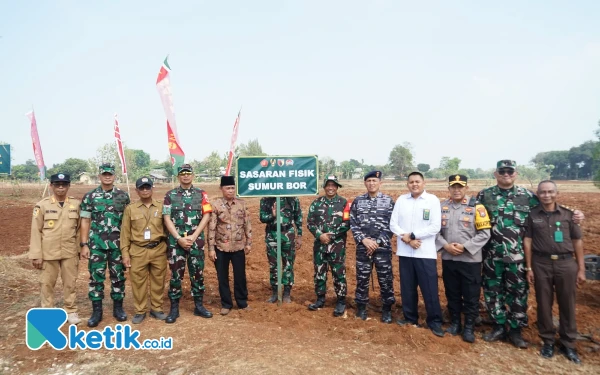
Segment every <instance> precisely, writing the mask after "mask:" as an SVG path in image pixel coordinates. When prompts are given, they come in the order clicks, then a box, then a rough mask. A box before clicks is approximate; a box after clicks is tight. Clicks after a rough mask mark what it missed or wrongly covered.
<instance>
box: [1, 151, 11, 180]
mask: <svg viewBox="0 0 600 375" xmlns="http://www.w3.org/2000/svg"><path fill="white" fill-rule="evenodd" d="M0 174H10V145H7V144H0Z"/></svg>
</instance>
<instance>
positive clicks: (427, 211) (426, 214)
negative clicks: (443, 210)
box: [423, 208, 431, 220]
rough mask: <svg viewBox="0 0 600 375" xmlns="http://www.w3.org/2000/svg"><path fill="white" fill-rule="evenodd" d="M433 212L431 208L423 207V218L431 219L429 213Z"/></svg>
mask: <svg viewBox="0 0 600 375" xmlns="http://www.w3.org/2000/svg"><path fill="white" fill-rule="evenodd" d="M430 212H431V210H429V209H427V208H425V209H423V220H429V213H430Z"/></svg>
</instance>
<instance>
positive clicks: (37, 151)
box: [25, 111, 46, 181]
mask: <svg viewBox="0 0 600 375" xmlns="http://www.w3.org/2000/svg"><path fill="white" fill-rule="evenodd" d="M25 116H27V117H28V118H29V121H30V122H31V143H33V154H34V155H35V162H36V164H37V167H38V169H39V170H40V180H42V181H44V180H45V179H46V164H44V155H43V154H42V145H41V144H40V136H39V135H38V131H37V121H36V120H35V113H34V112H33V111H31V112H28V113H26V114H25Z"/></svg>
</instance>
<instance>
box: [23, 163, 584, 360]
mask: <svg viewBox="0 0 600 375" xmlns="http://www.w3.org/2000/svg"><path fill="white" fill-rule="evenodd" d="M114 174H115V171H114V166H112V165H108V164H103V165H102V166H101V167H100V174H99V178H100V186H98V187H97V188H96V189H94V190H92V191H90V192H88V193H87V194H86V195H85V196H84V198H83V200H82V201H81V202H79V201H78V200H76V199H75V198H72V197H68V196H67V192H68V189H69V184H70V177H69V176H68V175H67V174H63V173H59V174H55V175H53V176H51V185H52V190H53V193H54V195H53V196H52V197H49V198H45V199H43V200H42V201H40V202H39V203H38V204H37V205H36V206H35V208H34V211H33V220H32V229H31V248H30V253H29V256H30V258H31V259H32V263H33V265H34V266H35V267H36V268H39V269H42V273H41V279H40V281H41V294H42V307H52V306H53V290H54V285H55V283H56V279H57V277H58V273H59V272H60V273H61V276H62V279H63V284H64V293H65V297H64V301H65V302H64V305H65V310H66V311H67V313H68V320H69V322H70V323H72V324H77V323H79V322H80V319H79V317H78V316H77V307H76V305H75V279H76V276H77V265H78V261H79V259H89V262H88V269H89V272H90V281H89V294H88V295H89V298H90V300H91V301H92V306H93V313H92V316H91V318H90V319H89V320H88V326H90V327H95V326H97V325H98V323H99V322H100V321H101V320H102V301H103V298H104V281H105V277H106V276H105V275H106V269H107V268H108V270H109V275H110V280H111V294H110V295H111V298H112V300H113V316H114V317H115V318H116V319H117V320H118V321H125V320H127V315H126V314H125V312H124V310H123V298H124V292H125V275H124V271H125V268H129V269H130V278H131V285H132V290H133V296H134V305H135V309H136V314H135V316H134V318H133V319H132V321H133V323H141V322H142V321H143V320H144V318H145V317H146V312H147V310H148V309H147V300H148V294H149V295H150V301H151V303H150V304H151V309H150V315H151V316H153V317H154V318H156V319H160V320H165V321H166V322H167V323H174V322H175V321H176V319H177V318H178V317H179V300H180V298H181V296H182V292H181V282H182V280H183V277H184V273H185V266H186V264H187V267H188V270H189V276H190V281H191V294H192V297H193V299H194V305H195V309H194V314H195V315H198V316H201V317H204V318H210V317H212V313H211V312H210V311H208V310H207V309H206V308H205V307H204V304H203V296H204V277H203V270H204V261H205V257H204V245H205V238H204V230H205V228H207V227H208V250H209V253H208V255H209V258H210V259H211V260H212V261H213V262H214V263H215V267H216V270H217V277H218V281H219V293H220V296H221V306H222V309H221V314H222V315H227V314H228V313H229V312H230V310H231V309H232V307H233V301H232V298H231V291H230V289H229V264H230V263H232V265H233V273H234V297H235V301H236V304H237V306H238V308H240V309H242V310H248V309H249V306H248V301H247V300H248V290H247V287H246V275H245V256H246V255H247V254H248V253H250V251H251V247H252V229H251V224H250V216H249V212H248V210H247V207H246V205H245V203H244V201H243V200H240V199H237V198H235V179H234V178H233V177H230V176H223V177H222V178H221V184H220V185H221V186H220V187H221V191H222V193H223V194H222V195H223V196H222V198H218V199H217V200H215V202H214V203H213V204H211V203H210V202H209V201H208V197H207V194H206V192H204V191H203V190H201V189H199V188H196V187H194V186H193V184H192V182H193V179H194V175H193V169H192V167H191V166H190V165H189V164H184V165H183V166H181V167H180V168H179V170H178V179H179V183H180V186H179V187H177V188H175V189H173V190H170V191H169V192H167V194H166V195H165V197H164V199H163V200H162V201H160V200H156V199H153V198H152V189H153V183H152V180H151V179H150V178H148V177H142V178H140V179H138V180H137V181H136V192H137V194H138V196H139V198H140V199H139V201H137V202H135V203H133V204H130V199H129V196H128V194H127V193H125V192H124V191H122V190H120V189H118V188H117V187H116V186H114V180H115V176H114ZM494 175H495V177H496V181H497V185H496V186H493V187H490V188H487V189H484V190H482V191H481V192H479V194H478V195H477V196H476V197H473V196H469V195H467V192H468V185H467V177H466V176H463V175H452V176H450V177H449V181H448V189H449V192H450V197H449V198H448V199H446V200H444V201H443V202H441V203H440V200H439V199H438V198H437V197H436V196H435V195H432V194H429V193H427V192H426V191H425V179H424V177H423V175H422V174H421V173H420V172H413V173H410V174H409V175H408V182H407V187H408V190H409V192H408V193H407V194H404V195H401V196H400V197H399V198H398V199H397V200H396V202H394V200H393V199H392V197H391V196H389V195H386V194H383V193H382V192H381V191H380V188H381V183H382V173H381V172H380V171H372V172H370V173H368V174H366V175H365V177H364V184H365V187H366V189H367V192H366V193H365V194H363V195H360V196H358V197H356V198H355V199H354V200H353V201H352V203H351V204H350V203H349V202H348V201H347V200H346V199H345V198H343V197H341V196H339V195H338V194H337V192H338V189H339V188H341V187H342V185H341V184H340V183H339V181H338V179H337V178H336V177H335V176H332V175H330V176H326V178H325V180H324V183H323V189H324V192H325V194H324V195H323V196H320V197H318V198H317V199H315V201H314V202H313V203H312V204H311V205H310V208H309V211H308V216H307V228H308V230H309V231H310V232H311V234H312V235H313V236H314V243H313V261H314V284H315V294H316V296H317V298H316V301H315V303H312V304H310V305H309V306H308V309H309V310H313V311H314V310H318V309H321V308H323V307H324V305H325V294H326V289H327V288H326V281H327V273H328V270H329V269H331V272H332V276H333V284H334V289H335V294H336V296H337V299H336V305H335V308H334V311H333V315H334V316H342V315H343V314H344V313H345V310H346V295H347V292H348V288H347V282H346V265H345V258H346V238H347V234H348V230H351V231H352V235H353V237H354V240H355V242H356V291H355V302H356V306H357V308H356V316H357V317H358V318H360V319H362V320H366V319H367V316H368V313H367V304H368V302H369V282H370V277H371V275H372V269H373V265H374V266H375V269H376V273H377V279H378V282H379V286H380V291H381V300H382V303H383V306H382V316H381V320H382V322H384V323H391V322H392V312H391V311H392V306H393V305H394V303H395V302H396V301H395V297H394V287H393V273H392V241H391V240H392V236H393V235H394V234H396V236H397V239H398V241H397V250H396V255H397V256H398V259H399V266H400V287H401V298H402V310H403V317H402V318H400V319H398V320H397V323H398V324H399V325H416V326H418V325H419V319H418V308H417V307H418V293H417V288H420V290H421V293H422V295H423V299H424V303H425V307H426V311H427V317H426V322H427V326H428V328H429V329H430V330H431V331H432V332H433V333H434V334H435V335H437V336H444V334H445V332H448V333H450V334H452V335H458V334H462V338H463V340H464V341H466V342H470V343H472V342H474V341H475V335H474V324H475V320H476V319H477V317H478V315H479V308H478V305H479V299H480V289H481V286H482V285H483V290H484V299H485V302H486V306H487V310H488V313H489V315H490V318H491V320H492V321H493V323H494V327H493V329H492V331H491V332H489V333H487V334H485V335H484V336H483V339H484V340H485V341H497V340H501V339H504V338H508V339H509V340H510V341H511V342H512V343H513V344H514V345H515V346H517V347H519V348H524V347H527V343H526V342H525V340H524V339H523V337H522V334H521V328H522V327H525V326H527V323H528V322H527V299H528V293H529V283H534V285H535V289H536V298H537V302H538V328H539V331H540V337H541V338H542V339H543V340H544V346H543V348H542V350H541V355H542V356H544V357H548V358H549V357H552V355H553V353H554V335H555V332H554V327H553V325H552V302H553V292H554V290H556V293H557V297H558V302H559V308H560V311H561V314H560V319H561V321H560V332H559V333H560V339H561V343H562V344H563V345H562V348H561V350H562V351H563V353H564V354H565V356H566V357H567V358H568V359H570V360H571V361H573V362H576V363H580V360H579V358H578V356H577V353H576V351H575V348H574V343H573V342H574V339H575V337H576V334H577V332H576V325H575V314H574V309H575V299H574V295H575V287H576V285H580V284H581V283H582V282H583V281H585V273H584V271H583V270H584V266H583V244H582V241H581V230H580V228H579V226H578V224H579V223H580V222H581V220H583V214H582V213H581V212H579V211H575V212H572V211H571V210H568V209H565V208H564V207H562V206H559V205H558V204H557V203H556V198H557V196H558V189H557V187H556V184H555V183H554V182H552V181H543V182H542V183H540V185H539V186H538V195H537V196H536V195H535V194H533V193H531V192H530V191H529V190H527V189H524V188H522V187H519V186H516V185H515V184H514V182H515V179H516V176H517V171H516V163H515V162H514V161H512V160H501V161H499V162H498V163H497V168H496V171H495V173H494ZM277 200H279V202H277ZM540 200H541V202H542V204H541V205H540ZM278 207H279V210H277V208H278ZM259 218H260V221H261V222H263V223H265V224H266V236H265V241H266V245H267V259H268V261H269V273H270V285H271V288H272V295H271V297H270V298H269V299H268V300H267V302H270V303H274V302H276V301H277V299H278V296H277V290H278V279H277V242H278V238H277V222H278V221H279V222H280V225H281V237H280V244H281V254H282V260H283V269H282V285H283V289H284V292H283V301H284V302H286V303H289V302H291V290H292V286H293V284H294V270H293V267H294V261H295V252H296V250H297V249H298V248H299V247H300V246H301V244H302V210H301V208H300V202H299V200H298V198H295V197H281V198H274V197H267V198H262V199H261V201H260V213H259ZM549 238H552V239H553V240H549ZM78 240H79V241H80V243H79V246H80V247H81V251H78V249H77V241H78ZM438 251H441V252H442V255H441V258H442V269H443V276H442V278H443V282H444V289H445V294H446V298H447V301H448V310H449V313H450V318H451V324H450V326H449V327H448V328H447V329H446V330H445V331H444V330H443V329H442V312H441V307H440V302H439V295H438V277H437V266H436V263H437V253H438ZM574 259H575V260H576V261H577V262H575V261H574ZM167 264H168V265H169V268H170V271H171V277H170V282H169V291H168V295H169V299H170V302H171V306H170V307H171V308H170V311H169V313H168V314H165V313H164V312H163V310H162V295H163V292H164V277H165V273H166V268H167ZM534 275H535V276H534ZM148 288H149V290H150V292H149V293H148ZM462 315H464V318H465V319H464V326H463V320H462ZM507 324H508V327H507Z"/></svg>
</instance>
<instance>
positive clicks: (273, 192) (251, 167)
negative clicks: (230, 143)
mask: <svg viewBox="0 0 600 375" xmlns="http://www.w3.org/2000/svg"><path fill="white" fill-rule="evenodd" d="M236 173H237V184H236V188H237V195H238V196H240V197H287V196H289V197H296V196H300V195H317V194H318V193H319V182H318V176H319V163H318V161H317V157H316V156H315V155H312V156H240V157H239V158H238V159H237V160H236Z"/></svg>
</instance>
